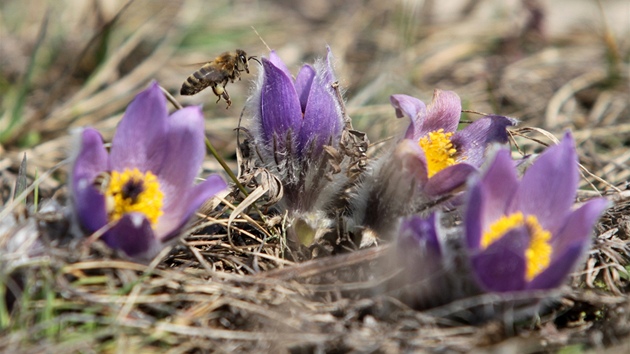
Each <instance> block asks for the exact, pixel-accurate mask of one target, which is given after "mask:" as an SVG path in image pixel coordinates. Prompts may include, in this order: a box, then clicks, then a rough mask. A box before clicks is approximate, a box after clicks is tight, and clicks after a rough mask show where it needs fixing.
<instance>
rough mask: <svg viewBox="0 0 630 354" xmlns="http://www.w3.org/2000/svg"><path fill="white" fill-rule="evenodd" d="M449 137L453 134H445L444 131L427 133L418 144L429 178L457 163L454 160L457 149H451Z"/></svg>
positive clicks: (451, 144)
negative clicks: (425, 162)
mask: <svg viewBox="0 0 630 354" xmlns="http://www.w3.org/2000/svg"><path fill="white" fill-rule="evenodd" d="M451 136H453V133H445V132H444V129H439V130H437V131H434V132H431V133H429V134H428V135H427V136H425V137H424V138H422V139H420V141H419V142H418V144H419V145H420V147H421V148H422V150H424V154H425V156H426V157H427V173H428V175H429V178H431V177H432V176H433V175H434V174H436V173H438V172H440V171H442V170H443V169H445V168H447V167H448V166H452V165H454V164H456V163H457V161H456V160H455V154H457V149H455V148H454V147H453V143H452V142H451Z"/></svg>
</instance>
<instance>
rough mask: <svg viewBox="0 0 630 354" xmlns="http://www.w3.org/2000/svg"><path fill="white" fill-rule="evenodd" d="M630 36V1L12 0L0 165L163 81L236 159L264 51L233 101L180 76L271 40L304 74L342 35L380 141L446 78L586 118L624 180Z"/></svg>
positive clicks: (3, 21)
mask: <svg viewBox="0 0 630 354" xmlns="http://www.w3.org/2000/svg"><path fill="white" fill-rule="evenodd" d="M254 28H255V30H256V31H257V32H258V33H259V34H260V37H259V35H258V34H256V32H255V31H254ZM629 34H630V2H629V1H627V0H600V1H595V0H553V1H551V0H548V1H545V0H450V1H434V0H424V1H422V0H404V1H402V0H401V1H382V0H378V1H377V0H347V1H311V0H297V1H293V0H275V1H273V0H266V1H262V0H261V1H253V0H242V1H202V0H186V1H183V0H181V1H177V0H168V1H158V0H135V1H129V0H55V1H52V0H51V1H41V0H2V1H1V2H0V99H1V102H2V103H1V109H0V144H1V146H0V154H1V155H0V156H1V157H2V158H0V169H1V170H4V169H7V168H13V167H15V166H17V165H18V164H19V161H20V160H21V158H22V153H23V152H24V151H26V152H27V153H28V158H29V168H36V169H38V170H39V171H41V170H46V169H49V168H51V167H53V166H55V165H56V164H57V163H59V162H60V161H62V160H63V159H65V158H66V156H67V155H68V153H69V152H70V148H71V142H70V140H71V139H70V137H69V132H70V131H71V130H72V129H73V128H75V127H80V126H85V125H91V126H95V127H97V128H99V129H100V130H101V131H102V132H103V134H104V136H105V138H106V139H110V138H111V134H112V133H113V130H114V128H115V126H116V124H117V122H118V121H119V119H120V117H121V114H122V112H123V110H124V107H125V106H126V105H127V104H128V103H129V102H130V101H131V99H132V98H133V96H134V95H135V94H136V93H137V92H138V91H140V90H141V89H143V88H144V87H145V86H146V85H147V84H148V83H149V82H150V81H151V80H153V79H156V80H158V82H159V83H160V84H161V85H162V86H163V87H164V88H165V89H167V90H168V91H169V92H171V93H172V94H173V95H174V96H175V98H176V99H177V100H178V101H179V102H180V103H182V104H183V105H190V104H203V107H204V111H205V114H206V118H207V133H208V135H209V137H210V138H211V139H212V141H213V143H214V144H215V146H217V148H218V149H219V150H220V151H221V152H222V154H224V155H225V156H226V157H228V158H230V157H233V155H234V148H235V141H234V140H235V139H234V136H235V133H234V131H233V129H234V128H235V127H236V126H237V123H238V117H239V115H240V112H241V110H242V107H243V105H244V102H245V100H246V98H247V96H248V92H249V91H250V90H251V89H252V85H253V84H252V82H253V80H255V78H256V75H257V74H258V64H256V63H255V62H251V64H250V65H251V67H252V73H251V74H250V75H244V76H243V80H242V81H241V82H236V83H234V84H229V86H228V89H229V92H230V96H231V97H232V101H233V104H232V107H230V109H228V110H226V109H225V103H224V102H220V103H219V104H215V101H216V97H215V96H214V94H213V93H212V91H211V90H209V89H208V90H205V91H203V92H201V93H199V94H197V95H195V96H189V97H188V96H187V97H182V96H180V95H179V88H180V87H181V84H182V83H183V82H184V80H185V79H186V78H187V76H188V75H190V74H191V73H192V72H193V71H195V70H197V69H198V68H199V67H200V63H203V62H206V61H209V60H212V59H213V58H215V57H216V56H217V55H219V54H220V53H222V52H224V51H232V50H234V49H236V48H241V49H243V50H245V51H246V52H247V53H248V54H249V55H257V56H259V57H260V56H266V55H268V50H267V47H266V46H265V43H266V44H267V45H268V46H269V47H270V48H272V49H275V50H277V52H278V53H279V55H280V56H281V57H282V58H283V60H284V61H285V62H286V63H287V65H288V66H289V68H290V69H291V70H292V71H293V72H294V73H297V70H298V69H299V67H300V65H302V64H303V63H307V62H312V61H313V60H314V59H316V58H321V57H323V56H324V55H325V54H326V46H327V45H328V46H330V47H331V48H332V52H333V54H334V56H335V69H336V72H337V77H338V79H339V81H340V84H341V86H342V87H343V88H344V90H345V98H346V99H347V106H348V112H349V114H350V115H351V116H352V118H353V121H354V126H355V128H357V129H360V130H364V131H367V132H368V134H369V137H370V140H371V141H378V140H379V139H382V138H386V137H388V136H391V135H392V134H394V133H395V132H396V131H398V130H400V129H401V128H402V127H403V126H405V125H406V124H407V122H405V121H403V120H397V119H396V118H395V116H394V110H393V109H392V108H391V106H390V105H389V95H391V94H393V93H405V94H408V95H412V96H416V97H418V98H420V99H422V100H423V101H425V102H427V103H428V102H430V99H431V96H432V93H433V90H434V89H435V88H440V89H448V90H454V91H456V92H457V93H458V94H459V95H460V97H461V98H462V101H463V104H464V108H465V109H469V110H473V111H478V112H485V113H496V114H502V115H508V116H512V117H515V118H518V119H520V120H521V121H522V125H524V126H536V127H541V128H545V129H548V130H550V131H552V132H554V133H556V134H558V133H560V132H561V131H562V130H563V129H566V128H571V129H573V130H574V131H576V138H577V140H578V144H580V145H581V148H582V149H583V150H582V155H583V156H582V158H583V159H586V160H587V162H588V156H591V163H592V164H595V165H597V164H598V163H599V164H600V165H597V167H599V168H600V169H604V171H603V175H602V177H604V178H605V177H606V173H608V174H611V173H613V172H614V173H615V178H614V179H615V180H616V181H622V180H624V177H627V175H624V174H623V173H622V172H620V169H619V166H623V165H624V164H625V166H627V161H628V159H630V156H627V155H628V154H627V146H628V145H629V144H630V126H629V125H630V110H629V104H630V103H629V102H630V94H629V92H630V88H629V84H628V62H629V59H630V49H629V48H630V36H629ZM263 40H264V42H263ZM466 116H468V117H464V118H468V119H474V118H475V116H474V115H466ZM602 154H604V155H606V159H605V160H606V161H609V160H614V161H615V163H614V164H613V165H611V166H612V167H610V168H609V170H605V167H606V164H605V163H602V162H601V161H599V159H598V158H595V157H594V156H596V155H597V156H602ZM206 167H207V168H208V169H218V167H217V166H216V165H215V162H212V161H208V162H207V166H206ZM606 171H608V172H606Z"/></svg>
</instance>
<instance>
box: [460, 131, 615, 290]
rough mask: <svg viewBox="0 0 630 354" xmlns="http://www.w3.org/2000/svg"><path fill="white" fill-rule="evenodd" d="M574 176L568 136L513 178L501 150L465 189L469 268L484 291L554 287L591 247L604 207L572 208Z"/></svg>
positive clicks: (598, 202)
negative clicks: (591, 240)
mask: <svg viewBox="0 0 630 354" xmlns="http://www.w3.org/2000/svg"><path fill="white" fill-rule="evenodd" d="M578 182H579V176H578V166H577V156H576V152H575V147H574V143H573V139H572V137H571V135H570V134H569V133H567V134H566V135H565V136H564V139H563V140H562V142H561V143H560V144H559V145H557V146H553V147H550V148H548V149H547V151H545V152H544V153H543V154H542V155H541V156H540V157H539V158H538V159H537V160H536V161H535V162H534V163H533V164H532V166H531V167H529V169H528V170H527V171H526V172H525V174H524V176H523V178H522V180H521V181H519V180H518V178H517V173H516V168H515V166H514V161H513V160H512V159H511V158H510V152H509V151H508V150H502V151H499V152H498V153H497V156H496V158H495V160H494V162H493V163H492V164H491V165H490V166H489V168H488V170H487V171H486V173H485V174H484V176H483V177H482V178H481V179H480V180H479V181H478V182H477V183H475V184H474V185H473V186H472V188H471V190H470V195H469V200H468V206H467V211H466V215H465V231H466V244H467V248H468V249H469V254H470V259H471V264H472V271H473V273H474V274H475V277H476V279H477V281H478V283H479V285H480V286H481V287H482V288H484V289H485V290H487V291H494V292H510V291H519V290H535V289H537V290H542V289H552V288H555V287H558V286H559V285H561V284H562V282H563V281H564V280H565V278H566V277H567V275H568V274H569V272H570V271H571V270H572V269H573V268H574V267H575V265H576V263H577V262H578V260H579V259H580V258H581V257H582V256H583V255H584V252H585V251H586V250H587V249H588V246H589V244H590V235H591V230H592V228H593V225H594V223H595V222H596V221H597V219H598V218H599V215H600V214H601V213H602V211H603V210H604V209H605V208H606V206H607V201H606V200H605V199H603V198H599V199H593V200H591V201H589V202H587V203H586V204H584V205H583V206H582V207H581V208H579V209H577V210H575V211H572V210H571V206H572V205H573V202H574V200H575V195H576V189H577V187H578Z"/></svg>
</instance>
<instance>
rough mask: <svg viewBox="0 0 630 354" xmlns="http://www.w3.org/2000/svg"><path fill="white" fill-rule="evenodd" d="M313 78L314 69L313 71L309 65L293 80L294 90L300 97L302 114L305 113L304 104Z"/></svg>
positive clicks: (303, 67)
mask: <svg viewBox="0 0 630 354" xmlns="http://www.w3.org/2000/svg"><path fill="white" fill-rule="evenodd" d="M314 78H315V69H313V67H312V66H310V65H308V64H307V65H304V66H302V68H301V69H300V72H298V75H297V78H296V79H295V90H296V91H297V94H298V96H300V106H301V107H302V112H305V111H306V102H308V95H309V94H310V92H311V85H312V84H313V79H314Z"/></svg>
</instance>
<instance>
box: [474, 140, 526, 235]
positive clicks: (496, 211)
mask: <svg viewBox="0 0 630 354" xmlns="http://www.w3.org/2000/svg"><path fill="white" fill-rule="evenodd" d="M480 183H481V184H482V186H483V192H484V208H483V212H482V213H481V215H479V216H480V217H481V222H482V230H486V229H487V228H488V227H489V225H491V224H492V223H494V222H495V221H497V220H498V219H499V218H501V217H502V216H504V215H506V212H507V207H508V205H509V203H510V200H511V199H512V196H513V195H514V193H515V191H516V190H517V188H518V184H519V182H518V176H517V175H516V169H515V168H514V162H513V160H512V158H511V157H510V150H507V149H502V150H500V151H498V152H497V154H496V156H495V158H494V161H493V162H492V164H491V165H490V166H489V167H488V170H487V171H486V172H485V174H484V176H483V178H482V179H481V181H480Z"/></svg>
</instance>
